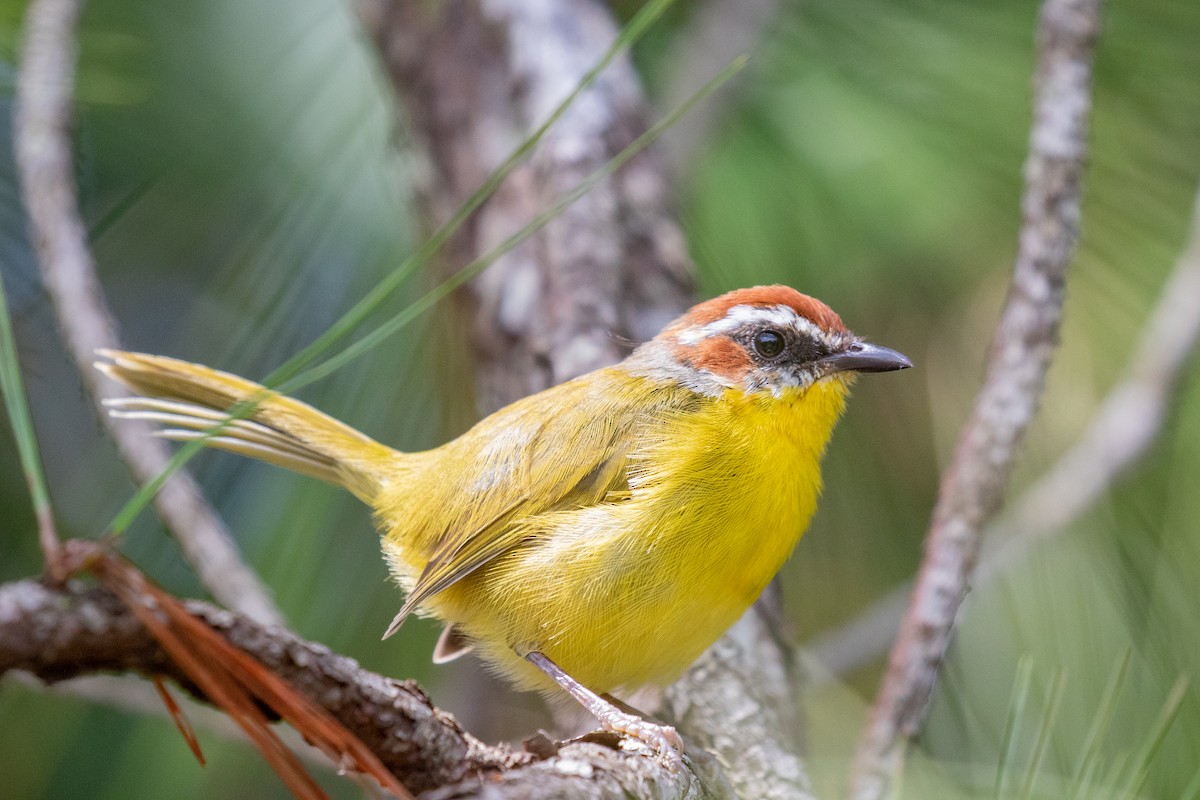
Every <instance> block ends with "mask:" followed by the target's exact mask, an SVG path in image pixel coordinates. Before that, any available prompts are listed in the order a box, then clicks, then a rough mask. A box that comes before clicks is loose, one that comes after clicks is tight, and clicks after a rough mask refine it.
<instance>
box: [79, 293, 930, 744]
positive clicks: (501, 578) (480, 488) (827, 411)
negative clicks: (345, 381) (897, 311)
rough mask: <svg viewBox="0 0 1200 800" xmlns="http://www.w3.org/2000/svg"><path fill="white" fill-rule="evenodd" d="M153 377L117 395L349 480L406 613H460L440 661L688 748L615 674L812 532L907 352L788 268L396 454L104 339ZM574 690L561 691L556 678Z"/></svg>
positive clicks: (673, 652)
mask: <svg viewBox="0 0 1200 800" xmlns="http://www.w3.org/2000/svg"><path fill="white" fill-rule="evenodd" d="M101 355H102V356H103V357H104V358H105V359H106V360H105V361H103V362H101V363H98V364H97V367H98V368H99V369H101V370H103V371H104V372H105V373H106V374H107V375H109V376H111V377H112V378H114V379H116V380H118V381H120V382H122V383H124V384H126V385H127V386H129V387H130V388H131V389H133V390H134V391H135V392H137V393H139V394H140V395H143V397H135V398H124V399H120V400H115V401H111V403H110V405H111V406H112V408H111V413H112V414H114V415H115V416H120V417H132V418H141V419H149V420H151V421H154V422H156V423H159V424H161V425H164V426H166V428H165V430H163V431H162V435H164V436H167V437H169V438H172V439H180V440H188V439H197V438H201V437H203V436H205V435H206V432H207V431H209V429H210V428H212V427H213V426H214V425H216V424H218V423H220V422H221V421H223V420H224V419H225V414H224V412H225V411H227V410H229V409H230V408H232V407H234V406H236V405H238V404H239V403H243V402H245V401H247V400H251V399H252V398H258V399H259V402H258V405H257V407H256V408H255V409H254V411H253V413H251V414H250V415H249V417H248V418H247V419H240V420H236V421H234V422H231V423H229V424H228V425H227V426H226V427H225V428H223V429H222V430H220V431H219V432H217V433H216V434H215V435H212V436H211V437H210V438H207V439H205V444H207V445H209V446H212V447H219V448H222V449H224V450H230V451H233V452H235V453H241V454H243V455H248V456H252V457H254V458H260V459H263V460H264V461H269V462H271V463H273V464H277V465H279V466H283V467H287V468H289V469H292V470H295V471H297V472H301V473H304V474H306V475H310V476H313V477H316V478H320V479H321V480H324V481H328V482H330V483H333V484H337V485H339V486H343V487H345V488H346V489H349V490H350V491H351V492H353V493H354V494H355V495H357V496H358V497H359V498H360V499H361V500H362V501H363V502H365V503H366V504H367V505H368V506H370V507H371V509H372V510H373V511H374V515H375V520H376V522H377V524H378V526H379V529H380V530H381V531H382V537H383V552H384V556H385V558H386V559H387V561H388V564H389V565H390V567H391V571H392V573H393V575H394V576H395V578H396V580H397V581H398V582H399V583H400V584H401V586H403V587H404V589H405V591H406V592H407V598H406V600H405V602H404V605H403V607H402V608H401V609H400V613H399V614H397V615H396V618H395V620H394V621H393V622H392V625H391V627H390V628H389V629H388V631H387V634H385V638H386V636H388V635H391V634H392V633H394V632H395V630H396V629H397V628H398V627H399V626H400V624H401V623H402V622H403V621H404V619H405V617H406V616H408V614H409V613H410V612H414V611H415V612H417V613H419V614H422V615H428V616H433V617H437V618H438V619H440V620H442V621H443V622H445V623H446V628H445V630H444V632H443V634H442V637H441V639H440V640H439V642H438V645H437V647H436V649H435V652H434V660H435V661H438V662H442V661H448V660H450V659H452V658H455V657H456V656H458V655H461V654H462V653H464V652H467V651H468V650H472V649H473V650H475V651H476V652H478V654H479V655H480V657H482V658H483V659H484V661H486V662H487V663H488V664H489V665H491V666H492V667H493V668H494V669H496V670H497V671H498V672H500V673H501V674H502V675H504V676H505V677H507V678H508V679H510V680H511V681H512V682H514V683H515V684H516V685H517V686H518V687H520V688H526V689H528V688H535V689H539V690H542V691H545V692H547V693H550V694H555V693H557V691H558V689H559V688H561V689H564V690H566V691H567V692H569V693H570V694H571V695H572V696H573V697H575V699H576V700H578V701H580V702H581V703H582V704H583V705H584V706H585V707H586V708H587V709H588V710H589V711H590V712H592V713H593V714H594V715H595V716H596V717H597V718H598V719H599V720H600V722H601V724H602V725H603V726H604V727H606V728H608V729H610V730H615V731H619V732H622V733H626V734H628V735H631V736H633V737H634V738H636V739H639V740H641V741H643V742H645V743H647V744H648V745H650V746H651V747H653V748H654V749H655V750H657V751H658V752H659V753H660V754H661V755H662V756H663V757H665V758H667V759H668V760H670V761H672V763H674V764H677V763H678V759H679V753H680V752H681V751H682V745H681V743H680V740H679V738H678V736H677V734H676V733H675V731H674V730H673V729H672V728H670V727H669V726H666V725H662V724H659V723H654V722H650V721H647V720H644V719H642V718H641V717H639V716H636V715H634V714H631V713H627V712H625V711H622V710H620V709H618V708H617V707H616V706H614V705H613V704H611V703H609V702H608V701H607V700H605V699H603V698H602V697H600V696H599V694H598V693H602V692H615V691H629V690H636V689H638V688H641V687H643V686H646V685H651V684H658V685H666V684H668V683H670V682H671V681H673V680H674V679H675V678H676V677H678V676H679V674H680V673H681V672H682V671H683V670H684V669H686V668H687V667H688V665H690V664H691V663H692V661H694V660H695V659H696V657H697V656H699V655H700V653H701V652H703V651H704V649H705V648H707V647H708V646H709V645H710V644H712V642H714V641H715V640H716V639H717V638H718V637H719V636H720V635H721V633H722V632H724V631H725V630H726V629H727V628H728V627H729V626H730V625H732V624H733V623H734V622H735V621H736V620H737V619H738V617H739V616H740V615H741V614H742V613H743V612H744V611H745V610H746V609H747V608H748V607H749V606H750V604H751V603H753V602H754V600H755V599H756V598H757V597H758V596H759V594H760V593H761V592H762V590H763V589H764V588H765V587H766V585H767V583H768V582H769V581H770V580H771V578H772V577H773V576H774V575H775V573H776V572H777V571H778V570H779V568H780V567H781V566H782V565H783V563H784V561H785V560H786V559H787V557H788V555H789V554H790V553H791V552H792V549H793V548H794V547H795V545H796V542H797V541H799V539H800V536H801V535H802V534H803V533H804V530H805V528H806V527H807V526H808V522H809V519H810V518H811V517H812V514H813V511H814V510H815V508H816V503H817V495H818V493H819V492H820V489H821V473H820V461H821V456H822V454H823V453H824V451H825V446H826V444H827V443H828V441H829V437H830V435H831V434H832V432H833V427H834V424H835V423H836V422H837V419H838V417H839V416H840V415H841V413H842V410H843V408H844V405H845V399H846V395H847V393H848V390H849V387H850V383H851V381H852V379H853V376H854V375H855V373H858V372H883V371H888V370H896V369H904V368H905V367H910V366H912V364H911V363H910V362H909V360H908V359H907V358H905V357H904V356H903V355H901V354H900V353H897V352H896V351H894V350H890V349H888V348H885V347H879V346H877V345H873V344H868V343H866V342H864V341H862V340H861V339H859V338H858V337H856V336H855V335H854V334H852V333H851V332H849V331H848V330H846V328H845V326H844V325H843V324H842V321H841V319H840V318H839V317H838V315H837V314H835V313H834V312H833V311H832V310H831V309H830V308H829V307H828V306H826V305H825V304H824V303H822V302H820V301H819V300H815V299H813V298H811V297H808V296H807V295H803V294H801V293H799V292H797V291H796V290H794V289H791V288H788V287H786V286H759V287H755V288H751V289H741V290H738V291H734V292H730V293H728V294H725V295H722V296H721V297H717V298H715V299H712V300H709V301H707V302H704V303H700V304H699V305H697V306H695V307H693V308H692V309H691V310H690V311H688V312H687V313H686V314H685V315H684V316H682V317H680V318H679V319H678V320H676V321H675V322H673V323H671V324H670V325H668V326H667V328H666V329H664V330H663V331H662V332H661V333H660V334H659V335H658V336H656V337H655V338H654V339H652V340H651V341H649V342H647V343H645V344H643V345H642V346H640V347H638V348H637V349H636V350H635V351H634V352H633V353H631V354H630V355H629V357H627V358H626V359H625V360H624V361H622V362H621V363H620V364H617V365H615V366H612V367H606V368H604V369H599V370H596V371H595V372H591V373H589V374H587V375H584V376H582V377H580V378H576V379H575V380H572V381H568V382H566V383H564V384H561V385H559V386H556V387H554V388H551V389H547V390H546V391H543V392H539V393H538V394H535V395H532V396H530V397H526V398H525V399H523V400H520V401H518V402H516V403H513V404H512V405H510V406H508V407H506V408H503V409H501V410H500V411H497V412H496V413H495V414H492V415H491V416H489V417H487V418H486V419H484V420H483V421H481V422H479V423H478V424H477V425H475V427H473V428H471V430H469V431H467V432H466V433H464V434H463V435H462V436H460V437H458V438H457V439H455V440H453V441H451V442H448V443H446V444H444V445H442V446H441V447H438V448H436V449H433V450H428V451H425V452H421V453H402V452H399V451H397V450H393V449H392V448H390V447H387V446H385V445H382V444H380V443H378V442H376V441H374V440H372V439H370V438H368V437H367V436H364V435H363V434H361V433H359V432H358V431H356V430H354V429H353V428H350V427H349V426H347V425H344V424H342V423H341V422H338V421H337V420H335V419H333V418H331V417H329V416H327V415H325V414H322V413H321V412H320V411H317V410H316V409H314V408H312V407H311V406H309V405H306V404H305V403H302V402H300V401H298V400H294V399H292V398H289V397H285V396H282V395H278V394H275V393H272V392H269V391H268V390H266V389H264V388H263V387H262V386H260V385H258V384H256V383H252V382H251V381H247V380H244V379H242V378H239V377H236V376H234V375H230V374H227V373H223V372H217V371H215V370H212V369H209V368H208V367H202V366H199V365H196V364H191V363H188V362H185V361H177V360H175V359H171V358H164V357H161V356H151V355H142V354H138V353H125V352H117V351H104V352H102V353H101ZM556 687H557V688H556Z"/></svg>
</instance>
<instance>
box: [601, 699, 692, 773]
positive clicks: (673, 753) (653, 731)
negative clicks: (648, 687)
mask: <svg viewBox="0 0 1200 800" xmlns="http://www.w3.org/2000/svg"><path fill="white" fill-rule="evenodd" d="M596 716H597V719H599V720H600V724H601V725H603V726H604V728H605V729H606V730H610V731H614V732H616V733H620V734H624V735H625V736H628V737H629V738H630V739H634V740H635V741H638V742H640V743H641V744H643V745H645V746H646V747H649V748H650V749H651V750H653V751H654V752H655V753H656V754H657V755H658V757H659V760H660V761H662V763H663V765H664V766H666V767H667V769H669V770H671V772H682V771H683V755H682V754H683V739H682V738H680V736H679V733H678V732H677V731H676V730H675V729H674V728H672V727H671V726H670V725H663V724H661V723H657V722H648V721H647V720H644V719H642V718H641V717H638V716H636V715H634V714H626V713H625V712H624V711H621V710H619V709H617V708H615V707H614V708H611V710H607V711H604V712H603V713H600V714H597V715H596Z"/></svg>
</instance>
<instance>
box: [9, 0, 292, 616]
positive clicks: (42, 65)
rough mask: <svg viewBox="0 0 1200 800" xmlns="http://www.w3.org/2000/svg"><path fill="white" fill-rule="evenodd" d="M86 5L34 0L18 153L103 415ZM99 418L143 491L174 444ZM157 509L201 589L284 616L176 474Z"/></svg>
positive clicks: (63, 317)
mask: <svg viewBox="0 0 1200 800" xmlns="http://www.w3.org/2000/svg"><path fill="white" fill-rule="evenodd" d="M79 12H80V2H79V0H34V2H32V3H31V4H30V6H29V10H28V12H27V14H26V20H25V29H24V43H23V49H22V54H21V71H20V73H19V76H18V80H17V118H16V129H15V137H16V150H17V165H18V168H19V170H20V176H21V196H22V199H23V200H24V203H25V207H26V209H27V210H28V214H29V223H30V227H31V228H32V230H33V239H34V243H35V247H36V250H37V255H38V262H39V263H40V264H41V268H42V276H43V279H44V281H45V285H46V290H47V292H48V293H49V295H50V298H51V300H52V301H53V303H54V310H55V312H56V314H57V316H58V324H59V327H60V328H61V330H62V334H63V338H64V339H65V340H66V343H67V349H68V350H69V351H70V354H71V357H72V359H73V360H74V361H75V364H76V366H77V367H78V368H79V372H80V374H81V375H82V377H83V381H84V384H86V385H87V387H88V388H89V390H90V391H91V394H92V397H93V398H94V399H95V400H96V403H97V407H99V404H100V402H101V401H103V400H104V399H106V398H109V397H111V396H113V393H114V392H117V391H118V389H117V387H116V385H115V384H113V383H112V382H111V381H105V380H103V379H102V378H101V376H100V374H99V373H98V372H96V370H94V369H92V359H93V357H94V354H95V351H96V350H97V349H100V348H116V347H119V345H120V341H119V339H118V336H117V326H116V323H115V322H114V321H113V318H112V315H111V314H110V313H109V310H108V305H107V303H106V302H105V300H104V291H103V288H102V287H101V286H100V282H99V280H98V279H97V277H96V265H95V261H94V259H93V258H92V254H91V252H90V251H89V249H88V234H87V229H86V227H85V226H84V224H83V220H81V219H80V217H79V203H78V200H77V198H76V193H75V179H74V164H73V161H72V157H71V141H70V136H69V133H68V131H69V128H70V122H71V118H72V113H73V103H72V91H73V87H74V81H75V60H76V44H75V29H76V26H77V25H78V22H79ZM100 418H101V420H102V421H103V423H104V424H105V425H106V426H107V428H108V431H109V434H110V435H111V436H112V437H113V440H114V441H115V442H116V444H117V450H118V452H119V453H120V454H121V458H122V459H124V461H125V463H126V464H127V465H128V466H129V469H130V470H131V471H132V472H133V475H134V478H135V479H136V480H137V481H138V482H140V483H146V482H148V481H150V480H151V479H152V478H154V477H155V476H156V475H157V474H158V473H159V472H161V471H162V469H163V467H164V466H165V465H166V463H167V460H168V458H169V451H168V449H167V445H166V444H165V443H164V442H162V441H161V440H159V439H157V438H155V437H154V436H151V435H150V428H149V426H147V425H144V424H125V423H122V424H119V425H118V424H115V422H114V420H113V419H112V418H111V417H110V416H109V415H108V414H106V413H101V414H100ZM155 507H156V508H157V509H158V513H159V515H160V516H161V517H162V519H163V521H164V522H165V523H166V525H167V527H168V528H169V529H170V530H171V532H172V533H173V534H174V535H175V537H176V538H177V539H178V540H179V542H180V545H181V546H182V548H183V551H184V554H185V555H186V557H187V559H188V561H189V562H190V563H191V564H192V566H193V567H194V568H195V570H196V573H197V575H198V576H199V578H200V580H201V582H202V583H203V584H204V586H205V587H206V588H207V589H208V590H209V591H210V592H212V594H213V597H215V598H217V599H218V600H220V601H221V602H222V603H224V604H225V605H228V606H229V607H231V608H235V609H238V610H240V611H242V612H244V613H246V614H248V615H250V616H252V617H254V618H255V619H259V620H262V621H264V622H279V621H281V620H282V616H281V614H280V613H279V611H278V609H277V608H276V607H275V603H274V602H273V601H272V599H271V595H270V593H269V592H268V591H267V589H266V587H265V586H263V584H262V582H261V581H260V580H259V579H258V576H257V575H256V574H255V573H254V572H253V571H252V570H251V569H250V568H249V567H247V566H246V565H245V563H243V562H242V560H241V556H240V555H239V553H238V551H237V546H236V545H235V544H234V543H233V540H232V539H231V538H230V536H229V533H228V532H227V531H226V530H225V526H224V524H223V523H222V522H221V520H220V518H219V517H218V516H217V515H216V512H214V511H213V510H212V508H211V507H210V506H209V505H208V503H206V502H205V500H204V499H203V497H201V495H200V491H199V489H198V488H197V486H196V484H195V482H194V481H192V479H191V478H190V477H189V476H187V475H184V474H177V475H175V476H174V477H172V478H171V479H170V480H168V481H167V482H166V484H164V486H163V488H162V491H161V492H160V493H159V494H158V496H157V497H156V498H155Z"/></svg>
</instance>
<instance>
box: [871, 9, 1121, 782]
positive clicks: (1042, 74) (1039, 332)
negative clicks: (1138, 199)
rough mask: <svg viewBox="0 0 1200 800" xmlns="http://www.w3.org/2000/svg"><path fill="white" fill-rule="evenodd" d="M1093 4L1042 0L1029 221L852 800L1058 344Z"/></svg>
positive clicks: (896, 732) (929, 651)
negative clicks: (982, 379) (979, 387)
mask: <svg viewBox="0 0 1200 800" xmlns="http://www.w3.org/2000/svg"><path fill="white" fill-rule="evenodd" d="M1099 6H1100V3H1099V0H1046V2H1045V3H1044V5H1043V6H1042V10H1041V14H1040V18H1039V24H1038V48H1039V62H1038V70H1037V74H1036V76H1035V80H1034V97H1035V99H1034V118H1033V127H1032V129H1031V131H1030V153H1029V158H1028V160H1027V162H1026V165H1025V184H1026V186H1025V195H1024V198H1023V201H1022V211H1023V215H1024V223H1023V225H1022V229H1021V234H1020V243H1019V247H1018V251H1017V258H1016V265H1015V267H1014V270H1013V282H1012V286H1011V288H1010V290H1009V297H1008V301H1007V303H1006V305H1005V308H1004V312H1003V314H1002V316H1001V318H1000V322H999V324H998V325H997V329H996V334H995V339H994V340H993V343H992V350H991V355H990V357H989V362H988V369H987V377H986V379H985V381H984V386H983V388H982V389H981V390H980V392H979V396H978V397H977V399H976V403H975V409H974V411H973V413H972V415H971V418H970V419H969V420H968V422H967V424H966V427H965V428H964V429H963V433H962V436H961V438H960V440H959V444H958V447H957V449H956V450H955V454H954V459H953V462H952V463H951V465H950V468H949V469H948V470H947V472H946V474H945V476H944V478H943V481H942V487H941V491H940V494H939V496H938V503H937V506H936V507H935V508H934V512H933V519H932V522H931V523H930V529H929V534H928V536H927V538H926V540H925V558H924V561H923V563H922V565H921V570H920V573H919V576H918V579H917V585H916V589H915V590H914V593H913V597H912V601H911V603H910V605H909V608H908V612H907V613H906V614H905V618H904V622H903V624H902V626H901V629H900V634H899V637H898V639H897V641H896V645H895V647H894V648H893V650H892V655H891V659H890V663H889V666H888V672H887V675H886V676H885V678H884V682H883V686H882V687H881V689H880V692H879V695H878V697H877V698H876V702H875V706H874V708H873V709H872V714H871V719H870V721H869V723H868V726H867V729H866V731H865V733H864V736H863V738H862V741H861V742H860V745H859V750H858V753H857V756H856V759H855V765H854V774H853V778H852V796H854V797H855V798H859V799H860V800H870V799H872V798H881V797H886V796H887V795H888V793H889V790H890V787H891V785H892V783H893V782H894V780H895V779H896V777H897V775H898V774H899V772H900V770H901V769H902V767H903V761H904V751H905V746H906V744H907V742H908V741H909V739H911V737H912V736H914V735H915V734H916V732H917V729H918V727H919V726H920V723H921V720H922V719H923V717H924V713H925V708H926V706H927V704H928V701H929V697H930V695H931V693H932V691H933V685H934V682H935V681H936V678H937V673H938V669H939V667H940V665H941V662H942V658H943V656H944V654H945V651H946V646H947V645H948V643H949V640H950V634H951V631H952V630H953V626H954V619H955V616H956V614H957V612H958V608H959V606H960V605H961V603H962V599H963V597H964V596H965V594H966V592H967V589H968V585H969V582H970V578H971V574H972V572H973V570H974V567H975V561H976V558H977V556H978V553H979V543H980V537H981V534H982V531H983V527H984V525H985V524H986V523H987V522H988V521H989V520H990V519H991V518H992V517H993V516H994V515H995V514H996V512H997V511H998V510H999V508H1000V505H1001V502H1002V501H1003V497H1004V489H1005V485H1006V483H1007V481H1008V476H1009V474H1010V473H1011V471H1012V468H1013V465H1014V464H1015V463H1016V458H1017V455H1018V452H1019V449H1020V444H1021V440H1022V438H1023V437H1024V434H1025V431H1026V430H1027V429H1028V427H1029V424H1030V422H1031V421H1032V419H1033V417H1034V414H1035V413H1036V411H1037V406H1038V401H1039V399H1040V396H1041V392H1042V387H1043V385H1044V381H1045V375H1046V371H1047V369H1048V368H1049V366H1050V361H1051V358H1052V356H1053V353H1054V349H1055V346H1056V345H1057V339H1058V328H1059V322H1060V320H1061V317H1062V303H1063V298H1064V295H1065V284H1066V270H1067V266H1068V264H1069V263H1070V261H1071V258H1072V256H1073V254H1074V251H1075V244H1076V242H1077V240H1078V236H1079V217H1080V211H1079V208H1080V194H1081V182H1082V176H1083V167H1084V163H1085V156H1086V153H1087V122H1088V113H1089V111H1090V108H1091V93H1090V89H1091V63H1092V52H1093V48H1094V45H1095V41H1096V38H1097V37H1098V35H1099V27H1100V23H1099V15H1100V8H1099Z"/></svg>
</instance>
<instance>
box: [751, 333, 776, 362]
mask: <svg viewBox="0 0 1200 800" xmlns="http://www.w3.org/2000/svg"><path fill="white" fill-rule="evenodd" d="M754 350H755V351H756V352H757V353H758V354H759V355H760V356H762V357H763V358H774V357H775V356H777V355H779V354H780V353H782V352H783V334H782V333H780V332H779V331H773V330H771V329H770V328H768V329H767V330H763V331H759V332H758V333H756V334H755V335H754Z"/></svg>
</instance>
